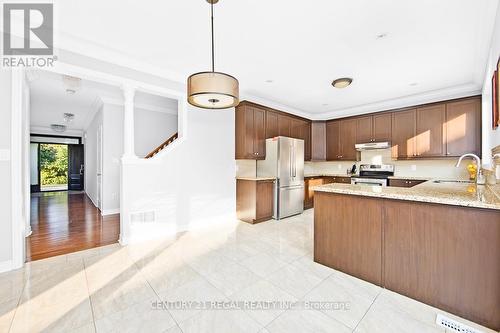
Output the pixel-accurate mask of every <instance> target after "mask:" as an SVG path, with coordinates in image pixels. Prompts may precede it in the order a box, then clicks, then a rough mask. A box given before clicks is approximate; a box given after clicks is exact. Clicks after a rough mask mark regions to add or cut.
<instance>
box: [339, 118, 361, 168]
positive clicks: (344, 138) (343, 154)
mask: <svg viewBox="0 0 500 333" xmlns="http://www.w3.org/2000/svg"><path fill="white" fill-rule="evenodd" d="M356 125H357V121H356V119H345V120H341V121H340V159H341V160H347V161H355V160H356V159H357V151H356V149H355V148H354V145H355V144H356V132H357V131H356Z"/></svg>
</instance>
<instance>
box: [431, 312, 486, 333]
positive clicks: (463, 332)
mask: <svg viewBox="0 0 500 333" xmlns="http://www.w3.org/2000/svg"><path fill="white" fill-rule="evenodd" d="M436 324H438V325H439V326H441V327H444V328H446V329H447V330H449V331H451V332H457V333H483V331H480V330H477V329H475V328H472V327H470V326H467V325H465V324H462V323H460V322H458V321H456V320H454V319H451V318H448V317H446V316H443V315H442V314H438V315H437V316H436Z"/></svg>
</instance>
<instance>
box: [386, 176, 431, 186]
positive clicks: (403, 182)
mask: <svg viewBox="0 0 500 333" xmlns="http://www.w3.org/2000/svg"><path fill="white" fill-rule="evenodd" d="M423 182H426V180H416V179H399V178H398V179H394V178H393V179H389V186H392V187H413V186H416V185H418V184H422V183H423Z"/></svg>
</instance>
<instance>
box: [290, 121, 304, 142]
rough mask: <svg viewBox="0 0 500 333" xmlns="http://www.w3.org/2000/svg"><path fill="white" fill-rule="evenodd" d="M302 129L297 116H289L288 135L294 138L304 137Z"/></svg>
mask: <svg viewBox="0 0 500 333" xmlns="http://www.w3.org/2000/svg"><path fill="white" fill-rule="evenodd" d="M302 131H303V128H302V121H301V120H300V119H297V118H290V137H291V138H294V139H304V138H303V137H304V135H303V133H302Z"/></svg>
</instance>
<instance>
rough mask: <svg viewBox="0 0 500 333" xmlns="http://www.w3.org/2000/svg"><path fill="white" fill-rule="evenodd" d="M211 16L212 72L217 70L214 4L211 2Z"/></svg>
mask: <svg viewBox="0 0 500 333" xmlns="http://www.w3.org/2000/svg"><path fill="white" fill-rule="evenodd" d="M210 16H211V25H212V72H215V56H214V55H215V51H214V4H213V2H211V3H210Z"/></svg>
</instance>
